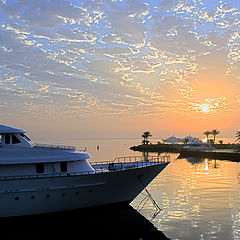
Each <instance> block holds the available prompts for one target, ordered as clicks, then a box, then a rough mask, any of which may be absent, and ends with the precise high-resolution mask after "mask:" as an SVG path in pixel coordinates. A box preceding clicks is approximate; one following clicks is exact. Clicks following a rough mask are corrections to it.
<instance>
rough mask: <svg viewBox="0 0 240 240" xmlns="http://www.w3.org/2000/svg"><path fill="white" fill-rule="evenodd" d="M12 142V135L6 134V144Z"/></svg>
mask: <svg viewBox="0 0 240 240" xmlns="http://www.w3.org/2000/svg"><path fill="white" fill-rule="evenodd" d="M9 143H10V135H9V134H6V135H5V144H9Z"/></svg>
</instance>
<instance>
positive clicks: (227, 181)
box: [133, 155, 240, 240]
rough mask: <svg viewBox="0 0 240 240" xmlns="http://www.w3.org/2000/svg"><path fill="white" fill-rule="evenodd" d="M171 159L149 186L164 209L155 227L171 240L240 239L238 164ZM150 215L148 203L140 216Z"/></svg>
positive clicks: (148, 216)
mask: <svg viewBox="0 0 240 240" xmlns="http://www.w3.org/2000/svg"><path fill="white" fill-rule="evenodd" d="M174 158H175V160H172V162H171V163H170V164H169V165H168V167H167V168H166V169H165V170H164V171H163V172H162V173H161V174H159V175H158V177H157V178H155V180H154V181H153V182H152V183H151V184H150V185H149V187H148V189H149V191H150V192H151V194H152V196H153V198H154V199H155V201H156V202H157V203H158V204H159V206H160V207H161V208H162V209H163V210H162V211H161V212H160V214H158V215H157V217H156V218H155V219H154V220H152V222H153V223H154V225H155V226H157V227H158V229H159V230H161V231H163V232H164V233H165V234H166V236H168V237H169V238H171V239H184V240H187V239H189V240H190V239H191V240H192V239H201V240H203V239H204V240H205V239H219V240H220V239H221V240H230V239H240V215H239V210H240V175H239V172H240V167H239V166H240V165H239V163H236V162H230V161H220V160H209V159H176V155H175V156H172V159H174ZM141 198H142V196H141V195H139V197H138V198H137V199H135V200H134V202H133V205H134V206H137V204H138V203H139V202H140V200H141ZM151 212H154V209H153V206H152V204H151V202H150V201H149V202H148V203H147V204H146V205H145V207H144V209H143V210H142V211H141V213H142V214H143V215H144V216H145V217H147V218H148V219H151V214H152V213H151Z"/></svg>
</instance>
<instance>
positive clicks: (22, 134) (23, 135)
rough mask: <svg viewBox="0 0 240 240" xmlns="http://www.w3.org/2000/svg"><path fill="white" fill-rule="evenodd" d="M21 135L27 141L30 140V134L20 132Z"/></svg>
mask: <svg viewBox="0 0 240 240" xmlns="http://www.w3.org/2000/svg"><path fill="white" fill-rule="evenodd" d="M20 135H21V136H22V137H23V138H25V139H26V140H27V141H30V138H29V137H28V136H26V135H25V134H24V133H20Z"/></svg>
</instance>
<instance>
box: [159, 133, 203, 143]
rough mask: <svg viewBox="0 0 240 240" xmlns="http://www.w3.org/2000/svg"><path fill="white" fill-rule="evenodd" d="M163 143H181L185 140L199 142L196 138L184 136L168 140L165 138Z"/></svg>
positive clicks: (172, 137)
mask: <svg viewBox="0 0 240 240" xmlns="http://www.w3.org/2000/svg"><path fill="white" fill-rule="evenodd" d="M162 140H163V141H164V142H166V143H183V142H185V140H188V141H196V140H199V139H198V138H196V137H192V136H190V135H189V136H186V137H184V138H177V137H175V136H171V137H169V138H166V139H162Z"/></svg>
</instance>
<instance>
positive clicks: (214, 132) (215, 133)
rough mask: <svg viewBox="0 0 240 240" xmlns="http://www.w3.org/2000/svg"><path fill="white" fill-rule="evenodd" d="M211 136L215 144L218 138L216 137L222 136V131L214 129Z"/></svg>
mask: <svg viewBox="0 0 240 240" xmlns="http://www.w3.org/2000/svg"><path fill="white" fill-rule="evenodd" d="M211 134H212V135H213V143H215V138H216V136H217V135H218V134H220V131H219V130H217V129H213V130H212V131H211Z"/></svg>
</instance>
